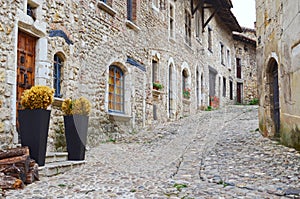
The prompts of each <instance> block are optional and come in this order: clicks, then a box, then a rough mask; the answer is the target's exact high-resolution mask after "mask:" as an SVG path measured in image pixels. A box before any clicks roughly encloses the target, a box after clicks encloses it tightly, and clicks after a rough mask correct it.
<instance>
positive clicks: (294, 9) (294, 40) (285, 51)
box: [256, 0, 300, 149]
mask: <svg viewBox="0 0 300 199" xmlns="http://www.w3.org/2000/svg"><path fill="white" fill-rule="evenodd" d="M256 9H257V22H256V25H257V36H258V46H257V65H258V90H259V96H260V107H259V126H260V131H261V132H262V134H263V135H265V136H269V137H279V138H280V140H281V141H282V142H283V143H284V144H286V145H288V146H293V147H295V148H298V149H300V131H299V129H300V126H299V124H300V120H299V116H300V109H299V107H300V95H299V92H298V89H299V84H300V81H299V77H300V75H299V74H300V72H299V71H300V70H299V60H300V59H299V57H300V54H299V52H300V51H299V43H300V42H299V35H300V28H299V26H298V24H299V22H300V15H299V6H297V3H296V4H295V2H290V1H282V0H276V1H273V2H265V1H261V0H256ZM274 72H276V73H278V87H279V89H278V92H279V105H280V109H279V111H277V109H275V108H274V103H273V101H274V100H273V99H274V93H276V92H274V87H273V86H272V85H273V82H274V79H276V78H275V77H274V75H273V74H274ZM276 112H278V113H279V116H280V117H279V120H280V122H275V121H276V120H275V113H276ZM277 125H278V126H277ZM277 129H278V130H277Z"/></svg>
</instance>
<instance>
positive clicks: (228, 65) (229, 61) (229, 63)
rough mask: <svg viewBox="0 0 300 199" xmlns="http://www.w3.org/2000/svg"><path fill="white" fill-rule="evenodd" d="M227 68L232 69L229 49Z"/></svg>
mask: <svg viewBox="0 0 300 199" xmlns="http://www.w3.org/2000/svg"><path fill="white" fill-rule="evenodd" d="M227 67H228V68H231V57H230V50H229V49H227Z"/></svg>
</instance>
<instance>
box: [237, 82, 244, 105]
mask: <svg viewBox="0 0 300 199" xmlns="http://www.w3.org/2000/svg"><path fill="white" fill-rule="evenodd" d="M236 92H237V93H236V101H237V103H240V104H241V103H242V92H243V84H242V83H237V87H236Z"/></svg>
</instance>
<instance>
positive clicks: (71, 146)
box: [64, 115, 89, 160]
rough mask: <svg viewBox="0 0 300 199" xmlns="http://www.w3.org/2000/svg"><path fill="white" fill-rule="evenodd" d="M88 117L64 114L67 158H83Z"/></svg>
mask: <svg viewBox="0 0 300 199" xmlns="http://www.w3.org/2000/svg"><path fill="white" fill-rule="evenodd" d="M88 123H89V117H88V116H85V115H70V116H64V124H65V134H66V141H67V150H68V160H84V157H85V145H86V138H87V129H88Z"/></svg>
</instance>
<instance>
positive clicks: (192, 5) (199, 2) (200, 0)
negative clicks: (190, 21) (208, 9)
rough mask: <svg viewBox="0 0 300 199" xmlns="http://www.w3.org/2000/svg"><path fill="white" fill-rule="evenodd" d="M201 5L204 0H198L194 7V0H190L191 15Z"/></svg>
mask: <svg viewBox="0 0 300 199" xmlns="http://www.w3.org/2000/svg"><path fill="white" fill-rule="evenodd" d="M203 5H204V0H199V1H198V4H197V6H196V8H195V9H194V2H193V0H191V8H192V15H194V14H195V13H196V11H197V10H198V9H199V8H202V7H203Z"/></svg>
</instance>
